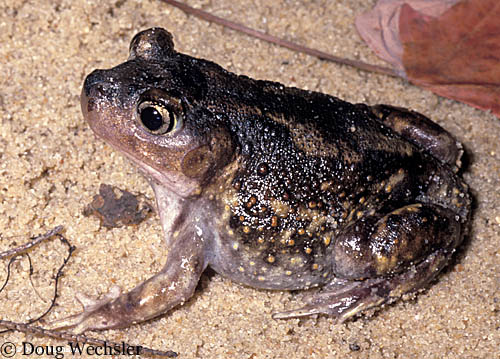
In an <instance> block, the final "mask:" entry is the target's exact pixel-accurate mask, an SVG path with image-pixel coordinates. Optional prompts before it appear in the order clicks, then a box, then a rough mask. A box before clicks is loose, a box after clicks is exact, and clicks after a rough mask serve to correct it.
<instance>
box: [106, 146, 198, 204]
mask: <svg viewBox="0 0 500 359" xmlns="http://www.w3.org/2000/svg"><path fill="white" fill-rule="evenodd" d="M112 146H113V147H115V148H116V149H117V150H119V151H120V152H121V153H123V154H124V155H125V157H127V158H128V159H129V160H130V161H132V163H134V164H135V165H136V166H137V168H138V169H139V171H140V172H141V174H142V175H143V176H144V177H145V178H146V179H147V180H148V182H149V183H150V184H151V185H152V187H156V186H160V187H162V188H164V189H166V190H168V191H172V192H174V193H175V194H177V195H178V196H180V197H189V196H192V195H193V194H197V193H199V191H200V187H199V184H198V183H197V182H196V181H194V180H192V179H190V178H187V177H186V176H183V175H182V174H179V173H175V172H174V173H172V172H169V173H167V174H165V173H163V172H161V171H159V170H157V169H156V168H154V167H152V166H149V165H147V164H146V163H144V162H142V161H140V160H139V159H138V158H136V157H135V156H134V155H132V154H130V153H129V152H126V151H123V149H121V148H118V146H115V145H112Z"/></svg>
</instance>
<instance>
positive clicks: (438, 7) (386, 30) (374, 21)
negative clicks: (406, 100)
mask: <svg viewBox="0 0 500 359" xmlns="http://www.w3.org/2000/svg"><path fill="white" fill-rule="evenodd" d="M458 1H459V0H379V2H377V4H376V5H375V7H374V8H373V9H372V10H370V11H367V12H365V13H363V14H361V15H359V16H357V17H356V29H357V30H358V32H359V34H360V36H361V37H362V38H363V40H364V41H365V42H366V43H367V44H368V46H370V47H371V49H372V50H373V51H374V52H375V53H376V54H377V55H378V56H379V57H380V58H382V59H383V60H385V61H387V62H389V63H390V64H392V66H393V67H394V69H395V70H396V71H398V73H399V74H400V75H401V76H402V77H406V76H405V71H404V66H403V62H402V57H403V46H402V45H401V40H400V37H399V15H400V12H401V8H402V6H403V5H405V4H407V5H410V6H411V7H412V8H413V9H415V10H417V11H419V12H421V13H422V14H424V15H428V16H434V17H437V16H439V15H441V14H442V13H444V12H445V11H446V10H448V9H449V8H450V7H452V6H453V5H454V4H456V3H457V2H458Z"/></svg>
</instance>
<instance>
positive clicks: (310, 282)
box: [59, 28, 471, 332]
mask: <svg viewBox="0 0 500 359" xmlns="http://www.w3.org/2000/svg"><path fill="white" fill-rule="evenodd" d="M82 110H83V114H84V117H85V119H86V121H87V122H88V123H89V125H90V127H91V128H92V130H93V131H94V132H95V133H96V134H97V135H98V136H99V137H100V138H102V139H103V140H104V141H106V142H107V143H109V144H110V145H111V146H112V147H114V148H116V149H117V150H119V151H120V152H122V153H123V154H124V155H125V156H127V157H128V158H129V159H131V160H132V161H133V162H134V163H135V164H136V165H137V166H138V167H139V169H140V170H141V171H142V172H143V173H144V175H145V176H146V177H147V178H148V180H149V182H150V183H151V186H152V187H153V189H154V192H155V195H156V200H157V206H158V211H159V214H160V217H161V223H162V226H163V230H164V234H165V241H166V247H167V249H168V256H167V260H166V264H165V267H164V268H163V270H162V271H161V272H160V273H158V274H156V275H154V276H153V277H151V278H150V279H149V280H147V281H145V282H144V283H142V284H140V285H139V286H137V287H136V288H135V289H133V290H132V291H130V292H129V293H126V294H121V293H120V291H118V290H112V291H111V292H110V294H108V295H107V296H105V298H103V299H101V300H100V301H96V302H92V301H89V300H88V299H87V300H86V301H85V304H86V305H85V310H84V312H83V313H81V314H79V315H75V316H73V317H70V318H67V319H66V320H63V321H62V322H60V323H59V325H62V326H73V327H74V330H75V331H79V332H81V331H83V330H86V329H104V328H116V327H123V326H127V325H130V324H132V323H137V322H140V321H144V320H147V319H150V318H153V317H156V316H158V315H160V314H163V313H165V312H167V311H168V310H170V309H171V308H173V307H175V306H177V305H179V304H182V303H184V302H185V301H186V300H188V299H189V297H191V295H192V294H193V291H194V290H195V287H196V285H197V283H198V281H199V279H200V275H201V274H202V272H203V271H204V269H205V268H206V267H207V266H211V267H212V268H213V269H214V270H215V271H216V272H217V273H220V274H221V275H223V276H226V277H228V278H231V279H233V280H235V281H237V282H240V283H244V284H246V285H249V286H252V287H258V288H266V289H277V290H305V289H309V288H314V287H321V290H320V291H318V292H316V293H314V294H312V295H311V296H310V298H309V299H308V301H307V304H306V305H305V306H304V307H303V308H300V309H295V310H290V311H287V312H282V313H277V314H275V315H274V317H275V318H290V317H300V316H308V315H311V314H317V313H323V314H327V315H330V316H332V317H334V318H336V319H337V320H338V321H339V322H342V321H344V320H346V319H347V318H350V317H352V316H354V315H355V314H358V313H360V312H361V311H364V310H365V309H367V308H371V307H374V306H378V305H381V304H382V303H386V302H390V301H393V300H395V299H397V298H399V297H401V296H402V295H403V294H404V293H409V292H415V291H417V290H418V289H420V288H422V287H424V286H425V285H427V284H428V283H429V282H430V281H431V280H432V279H433V278H435V277H436V275H437V274H438V272H439V271H440V270H441V269H442V268H443V267H444V266H445V265H446V264H447V262H448V261H449V260H450V257H451V256H452V254H453V252H454V251H455V249H456V247H457V246H458V245H459V244H460V243H461V241H462V239H463V237H464V233H465V232H466V229H467V223H468V219H469V213H470V203H471V199H470V195H469V192H468V188H467V185H466V184H465V183H464V182H463V180H462V179H461V178H460V177H459V176H457V171H458V167H459V165H460V162H459V159H460V156H461V152H462V151H461V146H460V144H458V143H457V142H456V141H455V140H454V139H453V138H452V137H451V135H449V134H448V133H447V132H446V131H445V130H444V129H442V128H441V127H440V126H438V125H437V124H435V123H434V122H432V121H430V120H429V119H428V118H426V117H424V116H422V115H420V114H418V113H416V112H412V111H409V110H405V109H402V108H396V107H391V106H386V105H377V106H367V105H364V104H356V105H353V104H350V103H347V102H344V101H342V100H340V99H338V98H335V97H332V96H329V95H325V94H322V93H317V92H312V91H305V90H300V89H297V88H291V87H286V86H284V85H282V84H280V83H276V82H269V81H257V80H253V79H250V78H248V77H246V76H237V75H235V74H233V73H230V72H228V71H226V70H224V69H223V68H221V67H220V66H218V65H216V64H215V63H213V62H210V61H206V60H202V59H197V58H193V57H191V56H188V55H184V54H181V53H178V52H176V51H175V50H174V44H173V41H172V36H171V35H170V33H168V32H167V31H165V30H163V29H160V28H153V29H149V30H146V31H143V32H141V33H139V34H137V35H136V36H135V37H134V39H133V40H132V43H131V45H130V57H129V59H128V60H127V61H126V62H124V63H123V64H121V65H118V66H116V67H114V68H112V69H110V70H95V71H94V72H92V73H91V74H90V75H89V76H88V77H87V78H86V80H85V84H84V86H83V91H82Z"/></svg>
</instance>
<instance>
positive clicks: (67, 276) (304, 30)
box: [0, 0, 500, 358]
mask: <svg viewBox="0 0 500 359" xmlns="http://www.w3.org/2000/svg"><path fill="white" fill-rule="evenodd" d="M374 2H375V1H374V0H372V1H361V0H344V1H339V2H336V1H314V2H310V1H276V2H273V4H272V5H270V4H269V2H267V1H256V2H253V3H254V4H250V2H247V1H235V0H232V1H226V0H224V1H222V0H221V1H188V3H189V4H191V5H194V6H197V7H202V8H204V9H205V10H208V11H210V12H213V13H215V14H217V15H219V16H223V17H227V18H229V19H232V20H235V21H239V22H242V23H245V24H246V25H248V26H251V27H254V28H257V29H261V30H265V31H267V32H269V33H272V34H274V35H278V36H283V37H285V38H287V39H290V40H293V41H296V42H298V43H301V44H304V45H307V46H310V47H314V48H318V49H321V50H324V51H328V52H331V53H334V54H337V55H339V56H345V57H355V58H358V59H361V60H365V61H367V62H371V63H378V64H381V62H380V61H378V60H377V59H376V57H375V56H374V55H373V54H372V53H371V52H370V50H369V49H368V48H367V47H366V46H365V45H364V44H363V43H362V42H361V40H360V38H359V37H358V35H357V33H356V30H355V28H354V25H353V23H354V17H355V15H356V14H359V13H360V12H362V11H364V10H366V9H368V8H370V7H371V6H372V5H373V4H374ZM152 26H162V27H165V28H167V29H169V30H170V31H171V32H172V33H173V34H174V38H175V44H176V47H177V49H179V50H181V51H183V52H186V53H188V54H191V55H193V56H198V57H204V58H207V59H210V60H213V61H215V62H217V63H219V64H220V65H222V66H224V67H226V68H227V69H229V70H231V71H234V72H237V73H241V74H246V75H249V76H252V77H255V78H259V79H270V80H276V81H280V82H282V83H284V84H287V85H292V86H298V87H301V88H306V89H311V90H317V91H321V92H325V93H329V94H332V95H335V96H338V97H341V98H344V99H346V100H349V101H352V102H366V103H369V104H376V103H390V104H395V105H399V106H404V107H409V108H413V109H415V110H417V111H420V112H423V113H425V114H427V115H429V116H430V117H432V118H433V119H434V120H435V121H437V122H438V123H439V124H441V125H442V126H444V127H445V128H446V129H447V130H449V131H450V132H451V133H452V134H453V135H454V136H456V137H457V138H458V139H459V140H460V141H462V142H463V144H464V145H465V147H466V149H467V153H468V159H469V160H468V162H469V167H468V169H467V170H466V172H465V174H464V177H465V179H466V180H467V182H468V183H469V184H470V186H471V189H472V192H473V194H474V196H475V200H476V202H475V210H474V216H473V222H472V231H471V235H470V238H469V239H468V241H467V243H466V244H465V245H464V246H463V247H462V248H461V250H460V253H459V255H458V256H457V260H456V263H455V265H453V266H452V267H451V268H450V269H449V270H447V271H446V273H445V274H444V275H441V276H440V277H439V281H438V282H437V283H436V284H435V285H433V286H432V287H431V288H430V289H429V290H428V291H427V292H425V293H423V294H421V295H419V296H418V297H417V298H416V299H415V300H411V301H404V302H403V301H400V302H398V303H397V304H395V305H391V306H389V307H386V308H385V309H383V310H381V311H379V312H378V313H377V314H376V315H374V316H371V317H362V318H360V319H357V320H355V321H351V322H348V323H346V324H344V325H335V323H334V322H333V321H332V320H331V319H329V318H327V317H319V318H312V319H302V320H282V321H276V320H273V319H271V313H272V312H274V311H279V310H283V309H285V308H288V309H289V308H294V307H297V306H299V305H300V301H299V298H300V297H299V296H297V295H296V294H293V293H288V292H272V291H263V290H255V289H252V288H247V287H244V286H241V285H239V284H237V283H234V282H232V281H231V280H228V279H225V278H222V277H220V276H219V275H217V274H214V273H209V274H206V275H204V276H203V278H202V281H201V283H200V285H199V288H198V290H197V292H196V294H195V296H194V297H193V298H192V299H191V300H190V301H189V302H188V303H186V305H184V306H183V307H181V308H178V309H175V310H173V311H172V312H171V313H169V314H168V315H166V316H163V317H161V318H159V319H157V320H153V321H151V322H148V323H143V324H139V325H135V326H132V327H130V328H127V329H124V330H110V331H106V332H102V333H91V334H92V335H93V336H96V337H99V338H107V339H108V340H114V341H118V342H121V341H127V342H129V343H132V344H142V345H145V346H149V347H153V348H157V349H173V350H175V351H177V352H178V353H179V355H180V357H181V358H345V357H349V358H494V357H497V358H498V357H499V351H498V350H499V347H500V338H499V337H500V328H499V327H500V320H499V309H500V304H499V302H500V292H499V287H500V280H499V269H500V266H499V263H500V261H499V257H500V250H499V248H500V209H499V207H500V206H499V205H500V141H499V138H500V121H499V120H498V119H497V118H495V117H494V116H492V115H491V114H488V113H485V112H481V111H479V110H475V109H473V108H471V107H468V106H466V105H463V104H460V103H457V102H454V101H451V100H447V99H444V98H440V97H438V96H435V95H433V94H432V93H429V92H427V91H424V90H421V89H419V88H417V87H415V86H412V85H409V84H408V83H405V82H404V81H402V80H399V79H393V78H389V77H386V76H380V75H374V74H369V73H365V72H360V71H357V70H355V69H352V68H349V67H345V66H339V65H336V64H332V63H327V62H322V61H319V60H318V59H316V58H312V57H309V56H306V55H302V54H297V53H293V52H291V51H289V50H286V49H282V48H279V47H276V46H273V45H270V44H267V43H264V42H261V41H258V40H255V39H252V38H249V37H247V36H245V35H242V34H239V33H236V32H234V31H231V30H227V29H224V28H222V27H220V26H218V25H215V24H210V23H207V22H205V21H202V20H199V19H197V18H194V17H192V16H187V15H186V14H184V13H183V12H181V11H179V10H177V9H174V8H172V7H170V6H167V5H165V4H163V3H161V2H160V1H153V0H150V1H138V0H136V1H134V0H119V1H112V2H107V1H102V0H101V1H86V2H76V1H70V0H55V1H54V0H51V1H48V0H41V1H36V2H35V1H23V2H20V1H16V0H4V1H2V3H1V4H0V250H4V249H7V248H11V247H13V246H15V245H18V244H21V243H24V242H25V241H27V239H28V237H30V236H32V235H35V234H39V233H42V232H45V231H46V230H48V229H50V228H52V227H54V226H56V225H60V224H62V225H64V226H65V236H66V237H67V238H68V239H69V240H70V241H71V243H72V244H73V245H75V246H76V247H77V251H76V252H75V253H74V255H73V257H72V259H71V261H70V263H69V264H68V266H67V268H66V269H65V272H64V277H63V279H62V280H61V282H60V298H59V299H58V305H57V307H56V308H54V310H53V311H52V312H51V314H50V315H49V317H48V319H49V320H54V319H55V318H60V317H63V316H66V315H68V314H72V313H76V312H79V311H80V308H81V307H80V305H79V303H78V302H77V301H76V300H75V297H74V295H75V293H77V292H83V293H86V294H88V295H90V296H99V295H101V294H103V293H106V292H107V290H108V289H109V288H110V287H111V286H112V285H115V284H118V285H120V286H122V287H123V288H125V289H130V288H133V287H134V286H135V285H136V284H137V283H139V282H141V281H143V280H145V279H146V278H148V277H149V276H150V275H151V274H152V273H154V272H156V271H158V270H160V269H161V267H162V266H163V263H164V260H165V255H164V254H165V247H164V245H163V243H162V234H161V228H160V224H159V221H158V218H157V216H156V215H154V216H152V217H151V218H150V219H148V220H147V221H145V222H143V223H142V224H140V225H139V226H137V227H126V228H120V229H112V230H108V229H106V228H104V227H101V226H100V224H99V221H98V220H97V219H95V218H93V217H90V218H87V217H84V216H83V215H82V210H83V208H84V206H85V205H86V204H87V203H89V202H90V201H91V199H92V196H93V195H94V194H95V193H97V191H98V188H99V185H100V184H101V183H109V184H113V185H116V186H118V187H120V188H123V189H127V190H129V191H133V192H135V193H144V194H145V195H146V196H147V197H148V198H149V199H150V200H151V201H153V193H152V191H151V189H150V188H149V185H148V184H147V183H146V181H145V180H144V179H143V178H142V177H141V176H140V175H139V173H138V172H137V170H136V169H135V168H134V167H133V166H132V165H131V164H130V163H129V162H127V161H126V160H125V159H124V158H123V157H122V156H121V155H119V154H118V153H116V152H114V151H113V150H112V149H111V148H110V147H109V146H108V145H106V144H104V143H103V142H102V141H100V140H97V139H96V138H95V137H94V135H93V133H92V132H91V130H90V129H89V128H88V127H87V125H86V124H85V122H84V121H83V118H82V115H81V113H80V101H79V94H80V89H81V84H82V81H83V79H84V76H85V75H86V74H88V73H89V72H90V71H91V70H93V69H95V68H108V67H110V66H114V65H116V64H118V63H120V62H122V61H123V60H125V59H126V57H127V55H128V54H127V51H128V45H129V41H130V39H131V37H132V36H133V35H134V34H135V33H136V32H137V31H139V30H141V29H145V28H148V27H152ZM30 254H31V258H32V262H33V266H34V274H33V276H32V284H31V283H30V281H29V276H28V273H29V262H28V260H27V259H26V258H23V259H20V260H18V261H16V262H15V264H14V265H13V267H12V273H11V275H12V278H11V280H10V282H9V284H8V285H7V286H6V288H5V289H4V290H3V291H2V292H1V293H0V316H1V317H2V318H6V319H11V320H16V321H25V320H27V319H28V318H31V317H36V316H37V315H39V314H40V313H42V312H43V311H44V310H45V309H46V308H47V307H48V305H49V300H50V298H51V296H52V293H53V281H52V277H53V276H54V274H55V272H56V270H57V268H58V267H59V265H60V264H61V263H62V260H63V258H64V256H65V254H66V249H65V247H64V246H63V245H61V244H60V242H59V241H58V240H57V239H54V240H51V241H48V242H46V243H44V244H42V245H41V246H39V247H37V248H35V249H33V250H32V251H31V252H30ZM6 275H7V261H4V263H3V268H2V269H1V270H0V282H3V281H4V279H5V278H6ZM7 341H8V342H12V343H14V344H15V345H16V346H17V349H18V351H21V350H22V342H23V341H27V342H31V343H33V344H34V345H39V346H43V345H46V346H49V347H50V346H56V345H61V346H64V347H65V348H66V349H68V348H67V346H66V343H65V342H64V341H56V340H52V339H46V338H39V337H35V338H34V337H32V336H30V335H25V334H22V333H8V334H3V335H1V336H0V344H1V343H3V342H7ZM39 350H41V349H39ZM16 357H26V356H22V355H21V352H18V354H17V355H16ZM38 357H50V356H49V355H46V354H44V355H41V356H38ZM68 357H69V355H68Z"/></svg>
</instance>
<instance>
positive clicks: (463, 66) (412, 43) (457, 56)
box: [399, 0, 500, 116]
mask: <svg viewBox="0 0 500 359" xmlns="http://www.w3.org/2000/svg"><path fill="white" fill-rule="evenodd" d="M499 19H500V2H498V0H464V1H461V2H459V3H457V4H456V5H454V6H453V7H451V8H450V9H449V10H447V11H446V12H445V13H443V14H442V15H441V16H439V17H437V18H436V17H431V16H427V15H423V14H421V13H420V12H418V11H416V10H414V9H413V8H412V7H410V6H409V5H404V6H403V7H402V8H401V15H400V18H399V29H400V39H401V43H402V44H403V49H404V51H403V65H404V68H405V71H406V74H407V77H408V79H409V80H410V81H411V82H413V83H415V84H417V85H419V86H422V87H425V88H427V89H429V90H431V91H433V92H435V93H437V94H439V95H441V96H445V97H449V98H453V99H456V100H458V101H462V102H465V103H467V104H470V105H472V106H474V107H477V108H480V109H484V110H491V111H492V112H493V113H494V114H495V115H496V116H500V20H499Z"/></svg>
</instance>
